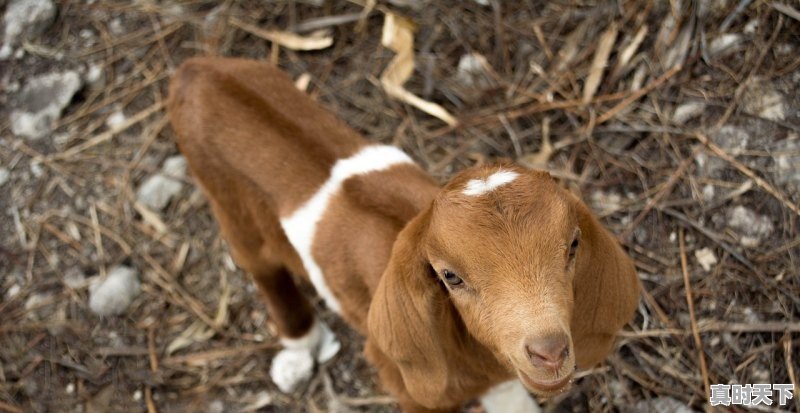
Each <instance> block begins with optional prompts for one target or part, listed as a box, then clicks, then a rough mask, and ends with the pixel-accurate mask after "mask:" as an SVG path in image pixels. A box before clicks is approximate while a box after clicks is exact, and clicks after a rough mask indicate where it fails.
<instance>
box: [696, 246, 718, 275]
mask: <svg viewBox="0 0 800 413" xmlns="http://www.w3.org/2000/svg"><path fill="white" fill-rule="evenodd" d="M694 257H695V258H697V262H698V263H699V264H700V266H701V267H703V270H705V271H706V272H709V271H711V268H712V267H713V266H714V265H716V264H717V256H716V255H714V251H712V250H711V249H710V248H703V249H700V250H697V251H695V252H694Z"/></svg>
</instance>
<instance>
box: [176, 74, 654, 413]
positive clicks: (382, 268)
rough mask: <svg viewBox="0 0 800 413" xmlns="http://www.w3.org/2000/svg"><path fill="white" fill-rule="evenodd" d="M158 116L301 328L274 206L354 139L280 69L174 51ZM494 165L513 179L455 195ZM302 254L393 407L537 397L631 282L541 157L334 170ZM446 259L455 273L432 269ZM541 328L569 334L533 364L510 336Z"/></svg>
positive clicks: (537, 333) (624, 310)
mask: <svg viewBox="0 0 800 413" xmlns="http://www.w3.org/2000/svg"><path fill="white" fill-rule="evenodd" d="M169 114H170V119H171V121H172V125H173V128H174V129H175V131H176V135H177V137H178V142H179V146H180V148H181V151H182V152H183V153H184V154H185V156H186V157H187V159H188V161H189V165H190V167H191V170H192V172H193V173H194V175H195V176H196V178H197V180H198V181H199V183H200V184H201V186H202V187H203V188H204V190H205V192H206V194H207V195H208V197H209V199H210V202H211V206H212V209H213V211H214V214H215V216H216V217H217V220H218V221H219V224H220V228H221V231H222V234H223V236H224V237H225V238H226V239H227V240H228V242H229V243H230V246H231V251H232V253H233V256H234V258H235V260H236V261H237V263H238V264H239V265H240V266H242V268H244V269H245V270H246V271H248V272H250V273H251V274H252V275H253V277H254V279H255V281H256V283H257V284H258V285H259V287H260V289H261V290H262V292H263V293H264V295H265V299H266V302H267V305H268V307H269V310H270V312H271V317H272V319H273V321H274V322H275V324H276V326H277V327H278V332H279V333H280V334H281V336H283V337H298V336H302V335H303V334H304V333H305V332H306V331H308V328H309V326H310V324H311V323H312V322H313V314H312V312H311V308H310V306H309V305H308V302H307V301H306V300H305V298H304V297H302V296H301V295H300V294H299V293H298V291H297V287H296V286H295V284H294V282H293V281H292V279H291V277H290V276H289V273H292V274H296V275H298V276H300V277H301V278H306V277H307V274H306V272H305V270H304V268H303V265H302V263H301V262H300V260H299V257H298V255H297V253H296V252H295V251H294V250H293V249H292V247H291V245H290V244H289V243H288V240H287V238H286V235H285V234H284V233H283V231H282V229H281V226H280V223H279V218H280V217H284V216H286V215H288V214H290V213H291V212H293V211H294V209H296V208H297V207H298V206H300V205H301V204H302V203H303V202H304V201H305V200H307V199H308V198H309V197H310V196H311V195H312V194H314V193H315V192H316V190H317V189H319V187H320V186H321V185H322V184H323V183H324V182H325V180H326V179H327V177H328V175H329V173H330V169H331V167H332V165H333V163H334V162H335V161H336V160H337V159H341V158H346V157H349V156H351V155H352V154H354V153H356V152H357V151H358V150H359V149H361V148H363V147H364V146H365V145H367V144H368V143H367V142H366V141H365V140H364V139H363V138H361V137H360V136H358V134H357V133H355V132H354V131H352V130H351V129H349V128H348V127H346V126H345V125H344V124H342V123H341V122H339V121H338V120H337V119H336V118H335V117H334V116H332V115H331V114H330V113H328V112H327V111H325V110H323V109H321V108H320V107H319V106H318V105H317V104H315V103H314V102H313V101H312V100H311V99H309V98H308V97H307V96H305V95H304V94H303V93H300V92H298V91H297V90H295V89H294V86H293V84H292V82H291V81H290V79H289V78H288V77H287V76H286V75H285V74H283V73H282V72H281V71H280V70H278V69H276V68H274V67H272V66H269V65H267V64H263V63H258V62H252V61H246V60H237V59H192V60H190V61H188V62H186V63H184V64H183V65H182V66H181V68H180V69H179V70H178V72H177V73H176V74H175V76H174V78H173V80H172V83H171V87H170V101H169ZM498 168H502V169H504V170H509V171H514V172H516V173H518V174H519V177H518V178H517V179H516V180H514V181H513V182H511V183H509V184H506V185H503V186H501V187H499V188H497V189H495V190H494V191H492V192H491V193H488V194H484V195H481V196H466V195H464V194H462V193H461V191H462V190H463V188H464V186H465V185H466V183H467V182H468V181H469V180H470V179H480V178H485V177H486V176H488V175H490V174H491V173H493V172H495V171H497V170H498ZM578 230H579V232H580V246H579V248H578V249H577V256H576V258H575V259H574V260H571V259H570V258H569V253H568V251H569V245H570V243H571V242H572V239H573V236H574V235H575V234H577V233H578ZM312 252H313V255H314V257H315V259H316V261H317V263H318V264H319V266H320V267H321V268H322V269H323V271H324V274H325V279H326V283H327V284H328V287H329V288H330V290H331V291H332V292H333V293H334V295H335V296H336V297H337V298H338V299H339V301H340V303H341V306H342V316H343V317H344V318H345V320H347V321H348V322H349V323H350V324H351V325H352V326H353V327H354V328H355V329H356V330H358V331H359V332H361V333H363V334H364V335H366V338H367V341H366V348H365V354H366V356H367V358H368V359H369V360H370V361H371V362H372V363H373V364H374V365H375V367H376V368H377V369H378V372H379V375H380V378H381V381H382V383H383V384H384V386H385V387H386V389H387V390H388V391H390V392H391V393H392V394H394V395H395V396H396V397H397V398H398V400H399V402H400V404H401V406H402V407H403V409H404V410H405V411H407V412H434V411H437V412H448V411H456V410H457V408H458V406H459V405H460V404H462V403H463V402H465V401H467V400H469V399H471V398H474V397H477V396H480V395H481V394H482V393H484V392H485V391H486V390H487V389H489V388H490V387H491V386H493V385H496V384H499V383H500V382H502V381H505V380H508V379H511V378H514V377H520V378H521V379H522V381H523V383H524V384H525V385H526V386H527V387H528V388H529V389H531V390H533V391H534V392H536V393H539V394H542V395H549V394H552V393H554V392H555V391H557V390H559V389H563V387H564V386H563V385H561V384H559V385H558V386H559V389H547V388H541V383H544V382H550V381H554V380H555V381H560V380H561V379H563V378H569V377H570V375H571V374H572V371H573V366H574V365H576V364H577V366H578V367H580V368H586V367H591V366H592V365H594V364H597V363H599V362H600V361H602V360H603V359H604V358H605V357H606V355H607V354H608V353H609V351H611V349H612V347H613V340H614V336H615V334H616V332H617V331H618V330H619V329H620V328H621V327H622V326H623V325H624V324H625V323H626V322H627V321H628V320H629V319H630V317H631V315H632V313H633V311H634V309H635V306H636V303H637V301H638V295H639V283H638V280H637V278H636V274H635V271H634V267H633V264H632V262H631V260H630V259H629V258H628V257H627V255H626V254H625V253H624V252H623V250H622V249H621V248H620V246H619V245H618V244H617V243H616V241H615V240H614V238H613V237H612V236H611V235H610V234H609V233H608V232H607V231H606V230H605V229H603V228H602V226H601V225H600V224H599V223H598V221H597V220H596V219H595V218H594V217H593V216H592V214H591V212H590V211H589V209H588V208H587V207H586V206H585V205H583V203H581V202H580V201H579V200H578V199H577V198H575V197H574V196H573V195H571V194H570V193H568V192H567V191H565V190H563V189H561V188H560V187H558V185H557V184H556V183H555V182H554V181H553V180H552V179H551V178H550V176H549V175H548V174H547V173H544V172H530V171H526V170H523V169H521V168H518V167H515V166H512V165H501V166H491V167H484V168H471V169H468V170H466V171H463V172H462V173H460V174H458V175H457V176H456V177H454V178H453V179H452V180H451V181H450V183H449V184H448V185H446V186H445V187H444V188H441V189H440V188H438V187H437V186H436V185H435V184H434V183H433V181H432V180H431V179H430V178H429V177H428V176H427V175H425V174H424V173H423V172H422V171H421V170H420V169H419V168H417V167H415V166H412V165H396V166H393V167H391V168H389V169H387V170H384V171H381V172H374V173H370V174H365V175H360V176H356V177H353V178H350V179H348V180H347V181H346V182H345V183H344V186H343V188H342V190H341V191H340V192H339V193H337V194H336V195H335V196H334V197H333V198H332V200H331V203H330V205H329V207H328V209H327V210H326V212H325V215H324V216H323V218H322V220H321V222H320V223H319V224H318V226H317V232H316V235H315V238H314V245H313V246H312ZM444 269H448V270H451V271H454V272H456V273H457V274H458V275H459V276H460V277H461V278H462V279H463V280H464V283H463V284H462V285H461V286H459V287H452V286H450V285H449V284H447V283H446V282H444V281H443V279H442V271H443V270H444ZM553 336H559V337H565V338H566V339H567V341H568V342H569V343H570V344H569V347H568V348H569V353H568V354H567V355H566V357H565V360H564V363H563V365H560V367H558V368H557V369H555V370H553V369H544V368H541V367H540V366H538V365H537V364H536V363H532V362H531V359H530V356H529V355H526V351H525V349H526V348H530V347H526V346H529V345H530V344H531V343H534V344H535V343H539V342H541V341H542V340H543V338H545V337H553ZM556 379H557V380H556Z"/></svg>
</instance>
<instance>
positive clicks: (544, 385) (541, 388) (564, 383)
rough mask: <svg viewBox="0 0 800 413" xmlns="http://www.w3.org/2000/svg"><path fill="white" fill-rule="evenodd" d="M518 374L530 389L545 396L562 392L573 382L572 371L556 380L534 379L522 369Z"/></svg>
mask: <svg viewBox="0 0 800 413" xmlns="http://www.w3.org/2000/svg"><path fill="white" fill-rule="evenodd" d="M518 374H519V378H520V380H521V381H522V384H524V385H525V387H527V388H528V390H530V391H531V392H533V393H535V394H537V395H540V396H543V397H549V396H553V395H556V394H558V393H562V392H564V391H566V390H567V389H568V388H569V386H570V385H571V384H572V373H568V374H567V375H566V376H564V377H563V378H560V379H555V380H534V379H532V378H531V377H530V376H528V375H527V374H525V373H524V372H522V371H520V372H519V373H518Z"/></svg>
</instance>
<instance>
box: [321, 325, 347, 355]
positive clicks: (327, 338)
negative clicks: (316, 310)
mask: <svg viewBox="0 0 800 413" xmlns="http://www.w3.org/2000/svg"><path fill="white" fill-rule="evenodd" d="M320 325H321V326H322V337H321V338H320V342H319V349H317V361H318V362H320V363H324V362H326V361H328V360H330V359H332V358H333V356H335V355H336V354H337V353H339V350H341V349H342V343H340V342H339V340H338V339H336V334H334V333H333V331H331V329H330V328H329V327H328V326H327V325H325V324H324V323H320Z"/></svg>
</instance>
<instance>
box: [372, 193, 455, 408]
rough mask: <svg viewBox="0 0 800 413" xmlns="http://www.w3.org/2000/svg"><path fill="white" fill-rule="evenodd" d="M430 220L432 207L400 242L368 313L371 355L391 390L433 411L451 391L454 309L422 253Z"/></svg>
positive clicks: (409, 227)
mask: <svg viewBox="0 0 800 413" xmlns="http://www.w3.org/2000/svg"><path fill="white" fill-rule="evenodd" d="M429 216H430V207H429V208H428V209H427V210H426V211H425V212H422V213H421V214H420V215H418V216H417V217H415V218H414V219H413V220H411V221H410V222H409V223H408V225H407V226H406V227H405V228H404V229H403V230H402V231H401V232H400V234H399V235H398V237H397V241H395V244H394V247H393V248H392V255H391V258H390V259H389V265H388V266H387V268H386V270H385V271H384V273H383V276H382V278H381V280H380V283H379V284H378V287H377V289H376V291H375V294H374V295H373V298H372V303H371V304H370V308H369V314H368V317H367V331H368V335H367V356H368V357H369V358H370V359H371V361H372V362H373V363H374V364H375V365H376V367H378V369H379V371H380V373H381V378H382V382H383V383H384V385H385V386H387V387H388V389H387V390H390V391H392V392H393V393H394V394H398V395H400V396H401V397H402V396H403V395H404V394H407V395H410V396H411V398H413V400H414V401H415V402H416V403H419V404H422V405H429V406H427V407H431V408H433V407H435V406H434V405H435V404H436V402H437V400H441V399H442V395H443V394H445V393H444V392H445V388H446V387H447V377H448V371H447V370H448V367H447V354H446V353H445V348H446V346H447V345H448V340H447V338H448V334H449V333H452V329H453V328H454V327H453V324H454V323H453V322H452V320H453V313H452V311H454V310H453V309H452V305H451V303H450V301H449V299H448V297H447V295H446V293H445V292H444V289H443V288H444V287H443V286H442V285H441V284H439V281H438V279H437V277H436V274H434V273H433V272H432V271H433V270H432V268H431V266H430V264H429V263H428V260H427V257H426V256H425V254H424V252H423V251H422V248H423V247H422V246H423V245H424V238H425V236H426V233H427V230H428V223H429ZM376 350H377V352H376ZM381 356H383V357H381ZM386 359H388V360H386ZM387 361H388V363H387ZM398 373H399V374H398Z"/></svg>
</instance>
